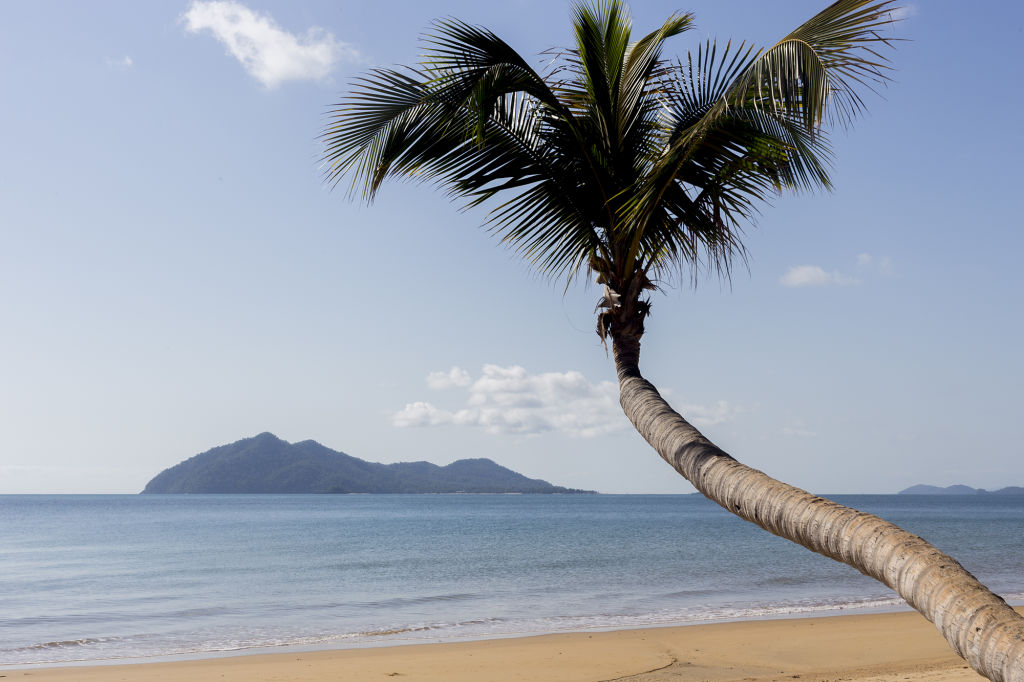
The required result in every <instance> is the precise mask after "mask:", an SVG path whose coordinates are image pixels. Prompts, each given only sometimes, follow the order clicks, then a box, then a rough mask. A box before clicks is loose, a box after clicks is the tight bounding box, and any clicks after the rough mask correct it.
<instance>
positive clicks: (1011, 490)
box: [899, 483, 1024, 495]
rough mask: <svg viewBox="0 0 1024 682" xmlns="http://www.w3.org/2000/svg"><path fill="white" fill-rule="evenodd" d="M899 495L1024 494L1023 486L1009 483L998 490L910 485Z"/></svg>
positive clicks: (964, 486)
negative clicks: (1009, 484)
mask: <svg viewBox="0 0 1024 682" xmlns="http://www.w3.org/2000/svg"><path fill="white" fill-rule="evenodd" d="M899 494H900V495H1024V488H1022V487H1021V486H1019V485H1011V486H1009V487H1006V488H1000V489H999V490H985V489H984V488H972V487H970V486H967V485H951V486H947V487H945V488H940V487H939V486H937V485H924V484H920V483H919V484H918V485H912V486H910V487H909V488H906V489H905V490H901V491H900V492H899Z"/></svg>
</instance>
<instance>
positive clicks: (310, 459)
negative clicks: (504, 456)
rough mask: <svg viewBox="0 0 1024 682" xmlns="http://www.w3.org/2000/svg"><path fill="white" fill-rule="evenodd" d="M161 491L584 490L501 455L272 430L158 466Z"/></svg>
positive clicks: (155, 482) (156, 484) (155, 484)
mask: <svg viewBox="0 0 1024 682" xmlns="http://www.w3.org/2000/svg"><path fill="white" fill-rule="evenodd" d="M155 493H165V494H166V493H192V494H195V493H242V494H252V493H271V494H288V493H543V494H554V493H561V494H584V493H593V491H589V490H578V489H575V488H563V487H561V486H556V485H551V484H550V483H548V482H547V481H542V480H540V479H536V478H527V477H526V476H523V475H522V474H519V473H516V472H515V471H512V470H511V469H507V468H505V467H503V466H501V465H499V464H496V463H495V462H493V461H491V460H489V459H484V458H479V459H460V460H458V461H456V462H452V463H451V464H449V465H447V466H438V465H436V464H431V463H430V462H399V463H397V464H379V463H376V462H367V461H366V460H362V459H359V458H358V457H352V456H351V455H347V454H345V453H344V452H338V451H336V450H331V449H330V448H328V447H325V446H323V445H321V444H320V443H317V442H316V441H313V440H305V441H302V442H299V443H289V442H288V441H285V440H282V439H280V438H278V437H277V436H275V435H274V434H272V433H261V434H259V435H258V436H254V437H252V438H245V439H243V440H240V441H237V442H235V443H231V444H229V445H221V446H219V447H215V448H212V449H210V450H207V451H206V452H203V453H201V454H198V455H196V456H194V457H191V458H189V459H186V460H185V461H183V462H181V463H179V464H176V465H174V466H172V467H171V468H169V469H165V470H164V471H162V472H160V473H159V474H157V475H156V476H155V477H153V479H152V480H151V481H150V482H149V483H148V484H146V487H145V489H144V490H143V491H142V494H155Z"/></svg>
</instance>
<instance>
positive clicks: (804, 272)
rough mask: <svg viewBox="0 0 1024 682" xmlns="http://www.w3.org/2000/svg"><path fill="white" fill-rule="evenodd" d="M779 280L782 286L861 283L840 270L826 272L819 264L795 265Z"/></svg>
mask: <svg viewBox="0 0 1024 682" xmlns="http://www.w3.org/2000/svg"><path fill="white" fill-rule="evenodd" d="M858 259H859V257H858ZM779 282H780V283H781V284H782V286H786V287H825V286H830V285H833V284H841V285H847V284H860V281H859V280H857V279H854V278H853V277H847V276H846V275H843V274H840V273H838V272H825V270H824V269H822V268H821V267H819V266H817V265H797V266H794V267H792V268H790V269H789V271H788V272H786V274H784V275H783V276H782V277H780V278H779Z"/></svg>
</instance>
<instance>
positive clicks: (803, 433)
mask: <svg viewBox="0 0 1024 682" xmlns="http://www.w3.org/2000/svg"><path fill="white" fill-rule="evenodd" d="M779 433H781V434H782V435H783V436H789V437H790V438H814V437H815V436H817V435H818V433H817V432H816V431H811V430H810V429H806V428H804V426H803V424H797V425H796V426H786V427H783V428H782V429H781V430H780V431H779Z"/></svg>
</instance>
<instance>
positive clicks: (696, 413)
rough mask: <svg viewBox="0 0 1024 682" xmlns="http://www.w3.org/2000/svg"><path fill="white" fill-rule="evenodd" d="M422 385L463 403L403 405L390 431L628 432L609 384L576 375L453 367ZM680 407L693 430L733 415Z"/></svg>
mask: <svg viewBox="0 0 1024 682" xmlns="http://www.w3.org/2000/svg"><path fill="white" fill-rule="evenodd" d="M427 385H428V386H430V388H433V389H453V388H458V389H462V390H464V391H465V394H464V395H465V402H464V404H463V405H462V406H461V407H457V408H454V409H443V408H440V407H437V406H436V405H434V404H432V403H429V402H424V401H417V402H412V403H409V404H407V405H406V406H405V407H404V408H403V409H402V410H400V411H399V412H396V413H395V414H393V415H392V423H393V424H394V425H395V426H398V427H402V428H408V427H424V426H439V425H442V424H451V425H454V426H475V427H480V428H483V429H485V430H486V431H488V432H490V433H494V434H506V435H507V434H513V435H535V434H540V433H546V432H560V433H566V434H568V435H570V436H575V437H579V438H593V437H596V436H603V435H607V434H610V433H614V432H616V431H622V430H625V429H628V428H630V427H629V422H628V421H627V420H626V417H625V416H624V415H623V414H622V410H621V408H620V407H619V399H618V387H617V386H616V384H615V382H612V381H601V382H597V383H592V382H590V381H589V380H587V378H586V377H584V376H583V375H582V374H581V373H580V372H574V371H569V372H545V373H541V374H530V373H529V372H527V371H526V370H525V369H523V368H522V367H519V366H515V365H513V366H511V367H501V366H499V365H484V367H483V369H482V370H481V373H480V375H479V376H478V377H477V378H475V379H474V378H473V377H472V376H471V375H470V374H469V372H467V371H465V370H463V369H461V368H459V367H453V368H452V369H450V370H449V371H447V372H432V373H430V374H429V375H428V376H427ZM680 408H681V410H682V412H683V414H684V415H685V416H686V417H687V418H688V419H690V420H691V421H692V422H693V423H694V424H695V425H697V426H710V425H713V424H720V423H722V422H724V421H728V420H729V419H731V418H732V416H733V415H734V414H735V410H734V408H733V407H732V406H731V405H729V403H728V402H726V401H724V400H722V401H718V402H717V403H714V404H713V405H710V406H704V405H681V406H680Z"/></svg>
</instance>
